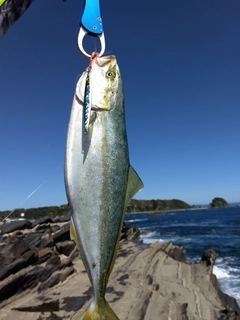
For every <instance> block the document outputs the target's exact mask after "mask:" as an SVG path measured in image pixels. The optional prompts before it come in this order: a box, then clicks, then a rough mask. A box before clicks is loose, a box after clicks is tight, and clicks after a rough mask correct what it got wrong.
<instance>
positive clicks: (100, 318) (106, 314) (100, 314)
mask: <svg viewBox="0 0 240 320" xmlns="http://www.w3.org/2000/svg"><path fill="white" fill-rule="evenodd" d="M82 320H119V318H118V317H117V316H116V314H115V313H114V311H113V310H112V308H111V307H110V306H109V304H108V303H107V301H106V300H105V299H102V300H99V301H98V303H95V302H93V303H92V304H91V306H90V308H89V309H88V311H87V312H86V313H85V315H84V317H83V319H82Z"/></svg>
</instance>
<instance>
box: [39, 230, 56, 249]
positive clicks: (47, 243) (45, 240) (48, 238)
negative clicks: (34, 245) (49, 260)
mask: <svg viewBox="0 0 240 320" xmlns="http://www.w3.org/2000/svg"><path fill="white" fill-rule="evenodd" d="M38 247H39V249H43V248H52V247H54V241H53V237H52V235H51V233H50V230H49V229H48V230H46V232H45V234H44V235H43V236H42V238H41V241H40V243H39V245H38Z"/></svg>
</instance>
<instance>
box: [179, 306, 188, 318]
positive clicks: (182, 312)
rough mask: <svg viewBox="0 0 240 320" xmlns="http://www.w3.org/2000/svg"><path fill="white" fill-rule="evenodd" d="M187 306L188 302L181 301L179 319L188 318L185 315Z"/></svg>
mask: <svg viewBox="0 0 240 320" xmlns="http://www.w3.org/2000/svg"><path fill="white" fill-rule="evenodd" d="M187 307H188V303H183V304H182V305H181V307H180V312H181V320H188V319H189V318H188V315H187Z"/></svg>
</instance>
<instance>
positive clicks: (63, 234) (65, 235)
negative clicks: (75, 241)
mask: <svg viewBox="0 0 240 320" xmlns="http://www.w3.org/2000/svg"><path fill="white" fill-rule="evenodd" d="M53 240H54V242H55V243H57V242H63V241H67V240H70V230H69V225H67V226H65V227H64V228H63V229H62V230H60V231H57V232H56V233H55V234H54V235H53Z"/></svg>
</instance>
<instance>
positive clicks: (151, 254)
mask: <svg viewBox="0 0 240 320" xmlns="http://www.w3.org/2000/svg"><path fill="white" fill-rule="evenodd" d="M56 226H57V224H56V223H55V224H51V223H45V224H44V223H43V224H41V225H36V226H35V228H34V230H33V231H34V232H35V231H38V232H40V233H41V232H43V230H46V231H47V232H46V233H45V238H44V237H42V236H41V238H42V240H44V241H45V242H46V239H48V238H46V236H47V235H48V234H49V231H48V230H54V229H55V230H56ZM58 226H59V228H60V229H58V230H60V231H55V232H54V233H53V234H52V236H51V237H50V238H49V239H55V240H56V248H58V247H59V248H62V249H61V250H60V251H61V252H64V251H62V250H63V248H65V249H66V248H67V246H66V240H63V239H65V238H63V229H64V230H65V229H66V230H65V231H66V234H67V232H68V233H69V229H68V228H69V224H68V223H65V224H62V223H61V224H59V225H58ZM33 231H31V230H21V231H19V230H16V231H14V232H13V233H11V234H7V235H6V238H4V239H5V240H4V241H6V240H7V239H9V241H10V242H11V241H12V240H11V239H13V238H14V237H19V236H20V235H21V234H22V235H24V236H28V235H29V234H30V232H33ZM130 231H131V232H128V240H122V241H120V245H119V249H118V253H117V259H116V262H115V265H114V268H113V271H112V274H111V276H110V279H109V282H108V286H107V290H106V300H107V301H108V302H109V304H110V306H111V307H112V308H113V310H114V311H115V312H116V314H117V315H118V317H119V319H120V320H133V319H134V320H152V319H161V320H169V319H171V320H176V319H181V320H183V319H188V320H206V319H207V320H216V319H219V320H227V319H229V320H230V319H231V320H232V319H235V320H239V319H240V318H239V315H240V308H239V306H238V304H237V302H236V300H235V299H234V298H232V297H230V296H228V295H226V294H224V293H223V292H222V291H221V289H220V287H219V284H218V280H217V278H216V277H215V275H214V274H213V273H212V269H213V265H214V261H215V258H216V255H215V254H214V252H212V251H210V252H209V253H208V254H205V258H204V260H202V261H201V262H200V263H197V264H195V263H194V264H192V263H187V262H186V250H185V249H184V247H182V246H175V245H173V244H172V243H171V242H168V243H160V242H156V243H153V244H151V245H144V244H142V242H141V241H140V240H137V241H131V240H129V239H134V238H136V235H137V233H136V231H135V232H134V230H133V229H130ZM16 239H18V238H16ZM61 239H62V240H61ZM2 240H3V239H2ZM42 240H41V241H42ZM60 240H61V241H63V242H62V244H60V243H61V242H59V241H60ZM72 244H73V242H71V243H70V242H69V241H67V245H72ZM1 248H3V242H2V243H1V246H0V249H1ZM54 251H55V249H54V250H52V249H50V248H44V249H41V254H40V252H39V253H38V256H39V258H38V259H43V258H44V257H45V258H46V259H47V260H46V259H45V260H41V261H40V265H39V267H41V268H47V270H49V266H50V265H51V263H50V260H52V261H53V263H55V262H54V261H56V257H58V259H60V260H59V261H60V262H61V265H62V269H57V270H55V269H53V273H52V275H51V276H50V278H49V279H48V280H47V281H46V282H42V283H41V282H39V283H38V284H37V285H36V286H35V287H31V286H30V287H29V289H26V290H25V291H23V292H18V291H17V292H16V294H14V295H13V296H11V297H9V298H8V299H4V300H3V301H2V302H1V303H0V310H1V312H0V319H1V320H12V319H14V318H18V320H39V319H41V320H53V319H54V320H60V319H65V320H67V319H69V320H70V319H76V320H79V319H81V317H82V316H83V315H84V313H85V312H86V310H87V309H88V307H89V305H90V303H91V301H92V288H91V286H90V282H89V280H88V277H87V274H86V271H85V269H84V266H83V263H82V261H81V259H80V258H79V255H78V254H77V251H76V248H74V247H72V252H71V254H70V255H67V253H66V252H65V254H63V253H61V254H57V255H56V253H54ZM53 266H54V265H53ZM39 267H37V268H39ZM34 268H35V269H36V267H35V266H34V265H33V267H31V266H29V267H28V268H27V269H23V270H20V271H18V272H17V273H14V274H12V275H10V276H8V277H7V278H6V279H4V280H2V281H1V283H0V292H1V290H4V289H3V285H4V284H5V285H7V283H10V282H11V281H12V283H14V281H15V280H14V279H16V277H17V276H19V275H21V274H22V276H25V275H27V274H30V273H31V272H32V270H33V269H34ZM44 274H46V272H45V271H44ZM56 280H57V281H56ZM25 284H26V283H24V285H25ZM2 293H3V291H2ZM233 315H235V317H233Z"/></svg>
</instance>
